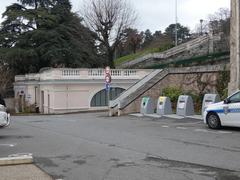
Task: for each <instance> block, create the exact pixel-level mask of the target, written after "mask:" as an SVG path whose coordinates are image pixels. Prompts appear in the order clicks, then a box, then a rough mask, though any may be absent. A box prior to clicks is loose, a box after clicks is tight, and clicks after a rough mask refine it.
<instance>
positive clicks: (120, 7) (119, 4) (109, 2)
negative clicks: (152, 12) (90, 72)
mask: <svg viewBox="0 0 240 180" xmlns="http://www.w3.org/2000/svg"><path fill="white" fill-rule="evenodd" d="M82 16H83V18H84V21H85V23H86V25H87V26H88V27H89V28H90V29H91V30H93V31H94V32H96V33H97V36H98V40H99V43H100V44H101V45H103V46H104V47H105V48H106V51H107V55H108V64H109V66H111V67H112V68H114V53H115V50H116V47H117V46H118V44H119V43H120V42H121V40H122V38H123V37H124V31H125V30H126V29H127V28H130V27H131V26H132V25H133V24H134V22H135V20H136V13H135V11H134V10H133V8H132V7H131V6H130V4H129V3H128V1H127V0H88V1H86V2H85V3H84V6H83V9H82Z"/></svg>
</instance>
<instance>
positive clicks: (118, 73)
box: [15, 68, 152, 81]
mask: <svg viewBox="0 0 240 180" xmlns="http://www.w3.org/2000/svg"><path fill="white" fill-rule="evenodd" d="M151 71H152V70H147V69H146V70H145V69H112V70H111V72H110V73H111V76H112V78H113V79H141V78H143V77H145V76H146V75H148V74H149V73H150V72H151ZM104 78H105V70H104V69H70V68H66V69H65V68H59V69H54V68H53V69H48V70H46V71H43V72H41V73H39V74H26V75H20V76H15V81H24V80H30V79H31V80H64V79H79V80H81V79H104Z"/></svg>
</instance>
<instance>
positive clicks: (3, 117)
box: [0, 104, 10, 128]
mask: <svg viewBox="0 0 240 180" xmlns="http://www.w3.org/2000/svg"><path fill="white" fill-rule="evenodd" d="M9 124H10V114H9V113H7V109H6V107H5V106H4V105H1V104H0V128H2V127H7V126H9Z"/></svg>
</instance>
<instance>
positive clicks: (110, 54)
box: [108, 50, 115, 69]
mask: <svg viewBox="0 0 240 180" xmlns="http://www.w3.org/2000/svg"><path fill="white" fill-rule="evenodd" d="M113 56H114V51H113V50H108V65H109V66H110V67H111V68H113V69H115V64H114V58H113Z"/></svg>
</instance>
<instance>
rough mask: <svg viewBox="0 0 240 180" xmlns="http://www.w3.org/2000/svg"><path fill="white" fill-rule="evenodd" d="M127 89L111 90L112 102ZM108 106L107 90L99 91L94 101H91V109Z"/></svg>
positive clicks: (114, 88)
mask: <svg viewBox="0 0 240 180" xmlns="http://www.w3.org/2000/svg"><path fill="white" fill-rule="evenodd" d="M123 91H125V89H123V88H118V87H113V88H110V100H113V99H115V98H117V97H118V96H119V95H120V94H121V93H122V92H123ZM107 105H108V99H107V91H106V90H105V89H103V90H101V91H99V92H98V93H96V94H95V95H94V96H93V98H92V100H91V107H101V106H107Z"/></svg>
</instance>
